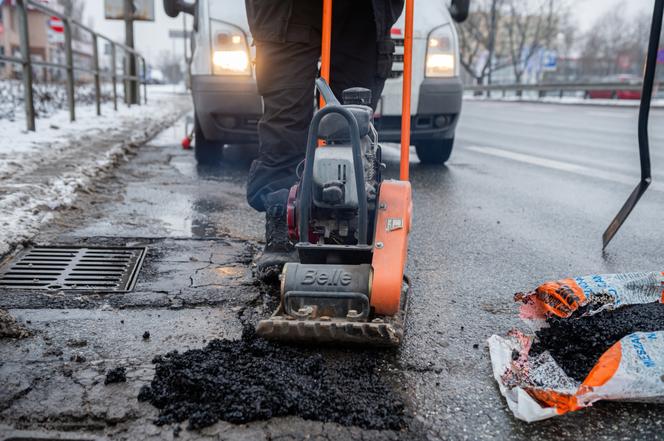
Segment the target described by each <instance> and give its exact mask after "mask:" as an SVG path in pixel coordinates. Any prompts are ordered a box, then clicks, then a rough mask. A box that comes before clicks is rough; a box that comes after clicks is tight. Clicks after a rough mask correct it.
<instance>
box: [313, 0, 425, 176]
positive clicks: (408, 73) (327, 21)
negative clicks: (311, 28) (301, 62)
mask: <svg viewBox="0 0 664 441" xmlns="http://www.w3.org/2000/svg"><path fill="white" fill-rule="evenodd" d="M413 9H414V0H406V29H405V35H404V53H403V89H402V103H401V161H400V165H399V177H400V179H401V180H402V181H407V180H408V177H409V175H408V172H409V163H410V95H411V91H412V87H411V84H412V78H413ZM322 34H323V39H322V42H321V57H320V58H321V62H320V76H321V77H322V78H324V79H325V81H326V82H327V83H328V84H330V53H331V47H332V0H323V29H322ZM324 105H325V100H324V99H323V97H322V96H321V97H320V107H323V106H324Z"/></svg>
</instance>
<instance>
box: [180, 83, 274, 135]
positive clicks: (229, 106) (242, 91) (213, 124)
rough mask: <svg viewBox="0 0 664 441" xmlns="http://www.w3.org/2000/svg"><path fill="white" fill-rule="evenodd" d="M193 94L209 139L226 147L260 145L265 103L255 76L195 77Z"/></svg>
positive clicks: (203, 127)
mask: <svg viewBox="0 0 664 441" xmlns="http://www.w3.org/2000/svg"><path fill="white" fill-rule="evenodd" d="M191 92H192V96H193V99H194V109H195V111H196V117H197V118H198V122H199V124H200V126H201V129H202V130H203V134H204V135H205V138H207V139H210V140H215V141H220V142H223V143H225V144H233V143H257V142H258V132H257V124H258V120H259V119H260V117H261V115H262V114H263V101H262V99H261V97H260V95H259V94H258V90H257V88H256V81H255V80H254V78H253V77H228V76H218V75H194V76H192V79H191Z"/></svg>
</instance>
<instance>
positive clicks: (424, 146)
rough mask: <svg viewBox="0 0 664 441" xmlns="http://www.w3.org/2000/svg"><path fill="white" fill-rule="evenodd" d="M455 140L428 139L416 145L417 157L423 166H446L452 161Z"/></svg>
mask: <svg viewBox="0 0 664 441" xmlns="http://www.w3.org/2000/svg"><path fill="white" fill-rule="evenodd" d="M453 146H454V138H449V139H428V140H426V141H418V142H417V143H416V144H415V151H416V152H417V157H418V158H419V159H420V162H421V163H422V164H438V165H440V164H445V162H446V161H447V160H448V159H450V155H451V154H452V147H453Z"/></svg>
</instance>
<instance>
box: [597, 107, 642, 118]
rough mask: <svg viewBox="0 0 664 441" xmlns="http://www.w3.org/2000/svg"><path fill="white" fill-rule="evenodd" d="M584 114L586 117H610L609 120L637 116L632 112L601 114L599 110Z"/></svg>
mask: <svg viewBox="0 0 664 441" xmlns="http://www.w3.org/2000/svg"><path fill="white" fill-rule="evenodd" d="M630 110H631V109H630ZM586 114H587V115H594V116H601V117H606V116H608V117H611V118H621V119H625V118H635V117H637V115H636V114H635V113H634V112H630V113H618V112H608V111H607V112H602V111H599V110H588V111H586Z"/></svg>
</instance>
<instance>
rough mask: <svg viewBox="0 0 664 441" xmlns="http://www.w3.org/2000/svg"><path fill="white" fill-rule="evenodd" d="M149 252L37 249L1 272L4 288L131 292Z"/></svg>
mask: <svg viewBox="0 0 664 441" xmlns="http://www.w3.org/2000/svg"><path fill="white" fill-rule="evenodd" d="M144 256H145V248H102V247H99V248H93V247H88V248H83V247H33V248H30V249H28V250H26V251H25V252H23V253H22V254H20V255H19V256H18V257H17V258H16V259H15V260H14V261H13V262H12V263H11V264H10V265H9V267H8V269H3V270H0V288H20V289H48V290H58V289H72V290H95V291H108V292H127V291H131V290H132V289H133V288H134V284H135V283H136V279H137V278H138V272H139V270H140V268H141V264H142V263H143V257H144Z"/></svg>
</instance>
